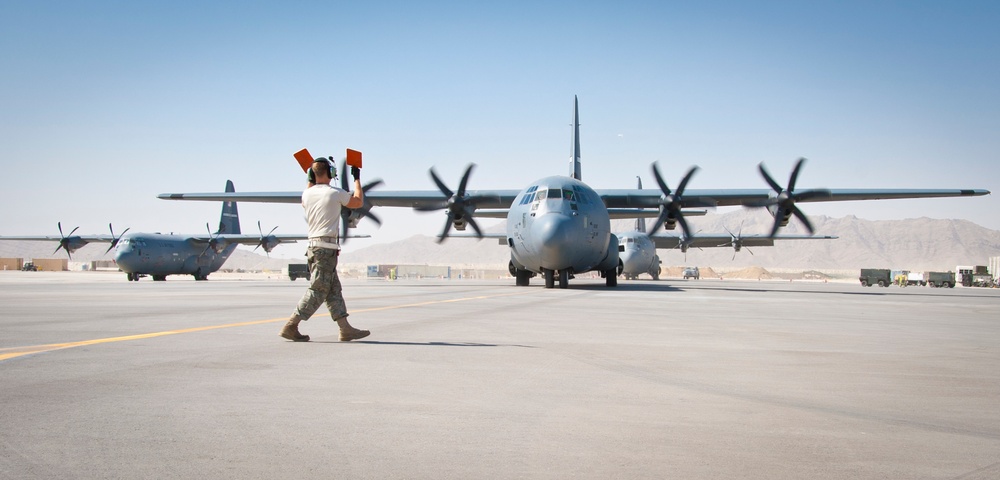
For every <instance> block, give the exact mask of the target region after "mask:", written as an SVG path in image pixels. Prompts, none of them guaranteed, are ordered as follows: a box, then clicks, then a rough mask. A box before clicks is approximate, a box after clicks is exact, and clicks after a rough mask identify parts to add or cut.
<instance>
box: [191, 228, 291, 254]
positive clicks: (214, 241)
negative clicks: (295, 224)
mask: <svg viewBox="0 0 1000 480" xmlns="http://www.w3.org/2000/svg"><path fill="white" fill-rule="evenodd" d="M275 228H277V227H275ZM205 230H208V236H209V237H210V238H209V240H208V246H207V247H205V250H203V251H202V252H201V254H202V255H204V254H206V253H208V249H210V248H211V249H212V250H215V253H219V250H218V248H216V247H218V245H219V235H218V234H213V233H212V227H209V226H208V222H205Z"/></svg>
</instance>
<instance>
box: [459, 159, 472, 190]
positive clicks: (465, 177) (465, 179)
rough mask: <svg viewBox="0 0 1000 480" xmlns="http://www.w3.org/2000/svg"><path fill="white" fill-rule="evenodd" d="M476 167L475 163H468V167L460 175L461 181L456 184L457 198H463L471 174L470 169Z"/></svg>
mask: <svg viewBox="0 0 1000 480" xmlns="http://www.w3.org/2000/svg"><path fill="white" fill-rule="evenodd" d="M475 167H476V164H475V163H470V164H469V166H468V167H465V173H463V174H462V180H461V181H459V182H458V196H459V197H464V196H465V186H466V185H468V183H469V175H471V174H472V169H473V168H475Z"/></svg>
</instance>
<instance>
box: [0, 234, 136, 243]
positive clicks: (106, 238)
mask: <svg viewBox="0 0 1000 480" xmlns="http://www.w3.org/2000/svg"><path fill="white" fill-rule="evenodd" d="M63 238H64V237H60V236H58V235H31V236H10V237H7V236H0V240H27V241H33V242H59V241H62V239H63ZM65 238H72V239H74V240H79V241H83V242H84V243H90V242H113V241H115V238H116V237H112V236H111V235H68V236H66V237H65Z"/></svg>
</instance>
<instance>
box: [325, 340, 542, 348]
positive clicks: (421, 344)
mask: <svg viewBox="0 0 1000 480" xmlns="http://www.w3.org/2000/svg"><path fill="white" fill-rule="evenodd" d="M309 343H331V344H332V343H336V344H340V343H346V342H341V341H339V340H336V341H335V340H313V341H310V342H309ZM350 343H364V344H366V345H400V346H411V347H518V348H535V347H532V346H530V345H510V344H508V345H500V344H496V343H453V342H380V341H377V340H355V341H353V342H350Z"/></svg>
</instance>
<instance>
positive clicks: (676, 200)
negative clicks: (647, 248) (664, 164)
mask: <svg viewBox="0 0 1000 480" xmlns="http://www.w3.org/2000/svg"><path fill="white" fill-rule="evenodd" d="M697 171H698V167H697V166H693V167H691V169H690V170H688V171H687V173H686V174H685V175H684V178H682V179H681V183H680V185H678V186H677V190H676V191H671V190H670V187H668V186H667V182H665V181H663V176H662V175H660V169H659V167H658V166H657V165H656V162H653V177H654V178H655V179H656V184H657V185H659V186H660V191H662V192H663V195H662V196H661V197H660V215H659V216H658V217H656V222H655V223H653V229H652V230H650V231H652V232H655V231H656V229H657V228H659V227H660V225H663V227H664V228H665V229H667V230H673V229H674V225H675V224H678V223H679V224H680V225H681V230H682V231H683V232H684V236H685V237H686V238H693V237H694V235H692V234H691V228H690V227H689V226H688V223H687V220H685V219H684V211H683V209H684V208H685V207H706V208H714V207H715V206H716V202H715V201H713V200H710V199H701V198H698V199H694V200H690V201H688V200H684V189H685V188H687V184H688V182H689V181H691V177H692V176H693V175H694V172H697Z"/></svg>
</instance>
